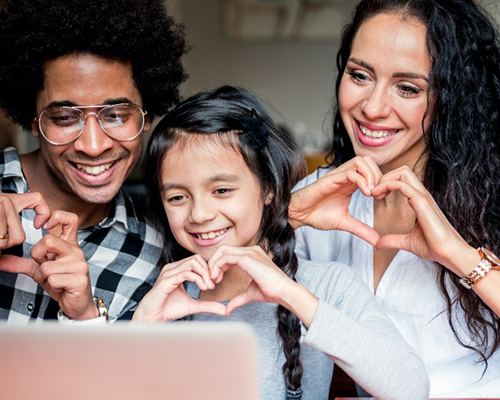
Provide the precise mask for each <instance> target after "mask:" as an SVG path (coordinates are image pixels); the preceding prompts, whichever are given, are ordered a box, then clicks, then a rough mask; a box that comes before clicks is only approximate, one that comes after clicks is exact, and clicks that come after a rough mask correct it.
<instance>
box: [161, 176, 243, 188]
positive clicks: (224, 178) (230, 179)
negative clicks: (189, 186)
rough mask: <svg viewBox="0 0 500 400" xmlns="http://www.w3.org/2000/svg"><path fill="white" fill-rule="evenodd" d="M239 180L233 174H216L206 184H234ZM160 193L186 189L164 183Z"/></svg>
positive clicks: (178, 185)
mask: <svg viewBox="0 0 500 400" xmlns="http://www.w3.org/2000/svg"><path fill="white" fill-rule="evenodd" d="M238 180H239V177H238V175H233V174H218V175H214V176H212V177H211V178H209V179H207V184H208V183H216V182H236V181H238ZM161 189H162V191H164V192H166V191H167V190H171V189H186V186H184V185H182V184H180V183H176V182H166V183H164V184H163V185H162V186H161Z"/></svg>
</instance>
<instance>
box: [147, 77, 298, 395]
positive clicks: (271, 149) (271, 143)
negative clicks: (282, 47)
mask: <svg viewBox="0 0 500 400" xmlns="http://www.w3.org/2000/svg"><path fill="white" fill-rule="evenodd" d="M200 135H204V136H207V135H210V137H211V138H212V139H213V140H215V141H219V143H221V144H222V145H226V146H232V148H234V149H235V151H237V152H238V153H240V154H241V155H242V156H243V159H244V160H245V162H246V164H247V165H248V168H249V169H250V171H252V172H253V174H254V175H255V176H256V177H257V179H258V180H259V182H260V187H261V192H262V198H263V199H264V198H270V199H271V200H270V203H269V204H266V205H264V209H263V214H262V221H261V224H260V228H259V239H258V244H259V245H260V246H261V247H262V248H263V249H264V250H266V252H268V253H270V254H272V255H273V262H274V263H275V264H276V265H277V266H279V267H280V268H281V269H282V270H283V271H284V272H285V273H286V274H287V275H288V276H289V277H290V278H291V279H294V280H295V274H296V272H297V267H298V260H297V257H296V255H295V233H294V230H293V228H292V227H291V225H290V224H289V223H288V204H289V202H290V198H291V191H292V188H293V187H294V186H295V184H296V183H297V182H298V181H299V180H300V179H301V178H302V177H303V176H304V175H305V171H306V167H305V162H304V159H303V157H302V154H301V152H300V150H299V149H298V147H297V146H296V144H295V142H294V140H293V139H292V137H291V136H290V135H289V134H288V133H286V132H285V131H283V130H281V129H280V128H279V127H278V126H277V125H276V124H275V123H274V122H273V121H272V120H271V118H270V117H269V114H268V113H267V111H266V110H265V108H264V107H263V106H262V105H261V103H260V102H259V101H258V100H257V98H256V97H255V96H253V95H252V94H250V93H249V92H247V91H244V90H241V89H236V88H233V87H230V86H223V87H221V88H219V89H217V90H215V91H213V92H206V93H201V94H198V95H195V96H193V97H191V98H189V99H187V100H185V101H184V102H183V103H181V104H179V105H178V106H177V107H175V108H174V109H173V110H172V111H170V112H169V113H168V114H167V115H166V116H165V117H164V118H163V119H162V120H161V121H160V123H159V124H158V126H157V127H156V128H155V130H154V132H153V134H152V136H151V139H150V141H149V144H148V148H147V151H146V162H145V165H146V186H147V189H148V192H149V195H150V196H149V200H150V210H151V212H152V220H153V223H154V224H155V226H156V228H157V229H158V230H159V231H160V232H161V234H162V236H163V238H164V242H165V243H164V252H163V262H164V263H169V262H172V261H176V260H180V259H182V258H185V257H187V256H189V255H191V254H190V253H188V252H187V250H185V249H183V248H182V247H181V246H180V245H179V243H178V242H177V241H176V240H175V238H174V236H173V234H172V232H171V230H170V227H169V224H168V220H167V216H166V214H165V210H164V208H163V203H162V193H161V190H160V188H161V186H162V181H161V165H162V162H163V160H164V159H165V157H166V156H167V155H168V152H169V150H171V149H172V148H173V147H174V146H176V145H178V144H182V143H186V142H187V141H188V140H190V139H193V137H200ZM269 194H271V197H269ZM277 317H278V332H279V335H280V337H281V339H282V343H283V351H284V353H285V356H286V362H285V364H284V365H283V373H284V376H285V381H286V386H287V388H288V389H289V390H291V391H292V392H293V391H295V390H297V389H299V388H300V382H301V379H302V364H301V362H300V358H299V355H300V343H299V341H300V321H299V319H298V318H297V317H296V316H295V315H294V314H293V313H291V312H290V311H289V310H287V309H286V308H285V307H283V306H278V310H277Z"/></svg>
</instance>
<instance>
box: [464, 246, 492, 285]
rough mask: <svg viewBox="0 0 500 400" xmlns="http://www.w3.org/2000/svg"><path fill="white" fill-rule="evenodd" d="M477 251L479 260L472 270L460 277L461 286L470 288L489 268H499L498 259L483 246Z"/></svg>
mask: <svg viewBox="0 0 500 400" xmlns="http://www.w3.org/2000/svg"><path fill="white" fill-rule="evenodd" d="M477 252H478V253H479V255H480V256H481V261H479V264H478V265H477V266H476V268H474V269H473V270H472V272H471V273H470V274H469V275H467V276H464V277H463V278H461V279H460V283H461V284H462V286H464V287H466V288H467V289H472V286H474V284H476V283H477V282H479V281H480V280H481V279H482V278H483V277H484V276H485V275H486V274H487V273H488V272H489V271H490V270H492V269H496V270H500V259H498V257H497V256H496V255H495V254H493V253H492V252H491V251H490V250H488V249H487V248H485V247H479V248H478V249H477Z"/></svg>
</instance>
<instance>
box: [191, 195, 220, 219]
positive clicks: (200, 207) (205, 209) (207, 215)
mask: <svg viewBox="0 0 500 400" xmlns="http://www.w3.org/2000/svg"><path fill="white" fill-rule="evenodd" d="M216 216H217V211H216V209H215V207H213V205H212V204H211V202H210V200H209V199H206V198H198V199H196V198H195V199H193V203H192V206H191V213H190V222H191V223H194V224H203V223H205V222H208V221H212V220H213V219H214V218H215V217H216Z"/></svg>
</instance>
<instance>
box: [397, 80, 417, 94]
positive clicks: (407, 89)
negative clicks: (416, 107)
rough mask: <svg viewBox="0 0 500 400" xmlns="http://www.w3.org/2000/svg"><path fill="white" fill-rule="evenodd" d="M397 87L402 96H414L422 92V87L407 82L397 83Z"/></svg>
mask: <svg viewBox="0 0 500 400" xmlns="http://www.w3.org/2000/svg"><path fill="white" fill-rule="evenodd" d="M398 89H399V91H400V93H401V94H402V95H403V96H414V95H416V94H420V93H421V92H422V89H420V88H419V87H417V86H413V85H409V84H407V83H403V84H399V85H398Z"/></svg>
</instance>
